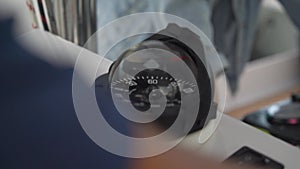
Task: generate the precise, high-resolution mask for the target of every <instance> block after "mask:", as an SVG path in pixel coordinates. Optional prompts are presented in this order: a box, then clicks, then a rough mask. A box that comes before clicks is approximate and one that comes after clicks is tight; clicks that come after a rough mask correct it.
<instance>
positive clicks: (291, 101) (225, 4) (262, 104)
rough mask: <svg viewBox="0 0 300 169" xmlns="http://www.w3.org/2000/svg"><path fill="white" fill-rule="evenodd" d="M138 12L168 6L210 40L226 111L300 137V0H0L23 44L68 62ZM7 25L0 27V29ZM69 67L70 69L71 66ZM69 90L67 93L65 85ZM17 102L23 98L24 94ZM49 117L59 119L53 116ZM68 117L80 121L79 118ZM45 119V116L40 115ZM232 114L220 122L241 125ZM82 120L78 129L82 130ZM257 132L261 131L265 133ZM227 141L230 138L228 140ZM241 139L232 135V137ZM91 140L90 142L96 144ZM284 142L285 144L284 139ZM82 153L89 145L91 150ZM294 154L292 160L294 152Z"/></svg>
mask: <svg viewBox="0 0 300 169" xmlns="http://www.w3.org/2000/svg"><path fill="white" fill-rule="evenodd" d="M140 12H164V13H169V14H173V15H176V16H179V17H181V18H184V19H186V20H188V21H190V22H191V23H193V24H194V25H196V26H197V27H198V28H200V29H201V30H202V31H203V32H204V33H205V34H206V36H207V37H208V38H209V39H210V40H211V41H212V43H213V44H214V46H215V47H216V49H217V51H218V53H219V55H220V56H221V58H222V61H223V64H224V69H225V74H222V75H221V76H219V77H218V78H219V80H218V79H216V84H215V85H216V86H215V87H216V90H217V91H226V93H227V97H226V104H225V113H227V114H228V115H230V116H231V117H234V118H236V119H238V120H243V121H244V122H246V123H248V124H250V125H253V126H255V127H257V128H259V129H262V130H263V131H265V132H267V133H270V134H272V135H274V136H276V137H278V138H281V139H282V140H284V141H287V142H289V143H291V144H292V145H295V146H299V145H300V135H299V126H300V125H299V124H300V111H299V110H300V104H299V103H300V94H299V93H300V54H299V48H300V43H299V42H300V35H299V27H300V19H299V18H300V0H251V1H250V0H238V1H237V0H164V1H162V0H122V1H121V0H43V1H42V0H0V20H5V19H7V18H10V19H11V22H9V23H12V24H13V25H12V27H9V26H8V27H9V29H10V31H11V32H12V33H13V37H14V38H15V40H17V41H18V43H19V44H20V45H21V46H22V47H24V48H25V49H26V51H29V52H30V54H33V55H36V56H37V57H40V58H42V59H43V60H46V61H47V62H49V63H55V64H62V65H64V66H66V65H67V66H69V67H73V66H74V63H75V61H76V59H77V57H78V54H79V52H80V51H81V48H80V47H82V46H84V45H85V43H86V42H87V41H88V39H89V38H90V36H92V35H93V34H94V33H95V32H96V31H97V30H98V29H101V28H102V27H103V26H104V25H105V24H107V23H109V22H111V21H113V20H114V19H117V18H119V17H122V16H126V15H130V14H135V13H140ZM155 22H160V21H159V20H157V21H141V22H140V23H139V24H137V25H134V26H131V27H124V28H122V30H114V31H112V32H113V33H112V34H108V35H105V36H104V37H98V38H102V39H101V41H103V39H104V41H105V42H107V44H93V45H92V46H85V47H87V48H88V49H90V51H91V52H94V53H97V49H98V47H99V46H100V45H108V44H109V43H110V41H112V39H113V38H114V37H116V36H118V31H125V32H130V31H132V30H133V29H134V30H140V29H146V30H149V31H151V29H152V26H155ZM149 25H151V26H149ZM6 29H7V28H6V27H3V28H2V29H1V28H0V30H2V31H3V32H4V33H6V31H7V30H6ZM3 32H0V33H3ZM41 32H43V33H41ZM44 32H47V34H45V33H44ZM123 34H124V33H123ZM1 38H2V39H1V40H2V41H1V42H2V43H6V41H7V42H8V43H10V40H11V39H9V38H12V37H10V36H3V37H1ZM6 38H7V39H6ZM142 40H143V39H139V40H137V41H136V42H135V43H139V42H140V41H142ZM58 41H59V43H58ZM69 44H72V45H73V47H69ZM3 46H5V45H3ZM67 46H68V47H67ZM0 55H2V54H0ZM4 55H5V54H4ZM62 56H64V57H62ZM4 58H5V57H4ZM111 59H116V58H111ZM24 63H26V62H24ZM41 67H43V66H41ZM39 68H40V67H39ZM24 69H27V67H26V66H25V68H24ZM34 71H35V72H37V71H36V70H34ZM67 73H68V75H71V72H67ZM3 74H4V73H3ZM40 75H41V76H44V75H43V74H40ZM69 78H70V77H69ZM46 79H47V78H46ZM224 79H227V82H228V84H229V85H228V86H224V85H221V82H222V81H223V80H224ZM21 80H22V79H21ZM48 80H49V79H48ZM68 80H71V78H70V79H68ZM219 81H220V83H219ZM8 86H9V85H8ZM68 87H69V86H68ZM68 87H66V88H67V89H69V88H68ZM29 88H30V89H33V88H34V87H32V86H30V87H29ZM23 90H25V91H26V90H27V89H26V88H23ZM66 91H68V92H69V93H68V94H70V96H71V93H70V91H69V90H66ZM41 93H43V92H41ZM50 93H51V92H50ZM61 93H63V92H61ZM9 94H10V93H9ZM9 94H8V95H9ZM29 96H31V93H29ZM4 100H6V98H4ZM24 100H26V99H24ZM29 100H30V99H29ZM62 102H63V101H62ZM20 103H22V104H23V102H22V101H20ZM68 103H69V105H71V106H70V107H69V108H70V109H72V110H70V111H69V113H73V112H72V111H73V107H72V106H73V104H72V100H71V98H69V102H68ZM60 104H61V103H60ZM66 105H67V104H66ZM47 106H49V105H47ZM50 107H51V105H50ZM51 110H52V109H49V111H51ZM282 114H283V115H282ZM72 115H74V114H72ZM4 119H5V118H4ZM12 119H14V117H12ZM67 119H68V118H66V119H65V120H67ZM22 120H23V119H20V121H22ZM30 120H31V119H29V121H30ZM52 120H53V121H56V119H55V118H53V119H52ZM73 120H75V121H76V122H77V119H73ZM225 120H228V119H227V118H225ZM45 121H48V119H46V118H45ZM231 122H232V121H230V120H229V121H226V122H224V123H223V124H222V125H223V126H225V127H224V128H227V129H228V128H230V127H231V128H230V132H232V133H234V132H236V133H238V132H237V131H238V130H239V128H238V129H236V130H237V131H235V129H234V127H235V126H230V124H233V123H231ZM38 125H40V124H38ZM60 125H61V126H64V125H65V123H64V122H61V124H60ZM274 126H275V127H274ZM77 127H79V126H77ZM277 127H278V128H277ZM20 128H22V127H20ZM62 128H63V127H62ZM79 128H80V127H79ZM79 128H77V129H78V131H81V130H80V129H79ZM241 128H242V129H241V130H240V134H241V135H242V134H244V135H247V134H248V133H247V132H245V131H248V128H246V127H245V128H243V127H241ZM71 129H73V128H71ZM3 130H4V129H3ZM59 130H61V128H59V127H57V130H56V131H59ZM66 130H67V129H66ZM222 130H225V129H223V128H222V129H221V131H222ZM228 131H229V130H228ZM287 131H288V132H287ZM230 132H229V133H230ZM21 133H22V132H21ZM219 133H222V132H219ZM232 133H231V134H232ZM236 133H235V134H236ZM46 135H47V134H46ZM47 136H48V135H47ZM255 136H258V135H255ZM259 136H260V138H263V139H262V140H264V139H265V137H263V135H259ZM245 138H246V137H245ZM227 139H228V138H227ZM230 139H231V138H229V140H230ZM255 139H257V138H255ZM255 139H254V140H255ZM215 140H219V139H218V138H217V139H215ZM265 140H268V139H265ZM46 141H48V140H47V139H46ZM221 141H222V140H221ZM225 141H227V142H230V143H231V140H230V141H228V140H225ZM239 141H240V140H238V139H235V142H233V143H232V144H235V143H237V142H239ZM247 141H248V140H247ZM268 141H270V140H268ZM268 141H266V142H265V143H264V145H263V146H261V147H260V148H261V149H263V150H264V151H266V150H269V151H271V150H270V149H272V147H271V148H270V147H268V146H265V145H266V144H268ZM8 142H10V140H9V141H8ZM241 142H242V141H241ZM253 142H254V143H255V144H256V143H257V142H255V141H253ZM210 143H211V142H210ZM272 143H273V142H272ZM280 143H281V142H280ZM241 144H242V143H241ZM257 144H259V143H257ZM259 145H260V144H259ZM274 145H279V143H278V144H274ZM92 146H95V145H92ZM92 146H91V147H90V148H91V149H90V150H91V151H96V150H95V147H92ZM72 148H73V147H72ZM222 148H223V147H222ZM235 148H236V147H235ZM264 148H265V149H264ZM293 148H294V147H293ZM282 149H288V148H287V147H284V146H282ZM288 150H290V149H288ZM8 151H10V150H8ZM80 151H82V150H81V149H80V148H79V149H78V152H80ZM266 152H267V151H266ZM274 152H276V151H275V150H274ZM86 153H87V154H88V153H89V152H88V150H87V151H86ZM226 153H228V152H226ZM230 153H232V152H230ZM276 153H277V154H280V153H278V152H276ZM276 153H274V154H276ZM54 154H55V153H54ZM79 154H80V153H79ZM83 155H84V154H83ZM226 156H227V157H228V154H226ZM287 158H288V157H287ZM87 160H89V159H87ZM94 160H95V161H97V160H98V159H96V158H95V159H94ZM162 161H163V160H162ZM195 161H197V159H196V160H195ZM291 161H292V162H293V164H295V163H296V162H295V160H293V159H292V160H291ZM107 163H109V162H107ZM112 163H114V162H112ZM171 163H172V162H171ZM153 164H154V163H153Z"/></svg>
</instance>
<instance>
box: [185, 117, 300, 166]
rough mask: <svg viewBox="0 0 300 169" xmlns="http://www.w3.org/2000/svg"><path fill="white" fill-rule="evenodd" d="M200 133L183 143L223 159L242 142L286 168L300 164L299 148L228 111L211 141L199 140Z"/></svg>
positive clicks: (243, 144)
mask: <svg viewBox="0 0 300 169" xmlns="http://www.w3.org/2000/svg"><path fill="white" fill-rule="evenodd" d="M198 137H199V132H196V133H193V134H191V135H189V136H188V137H187V138H186V139H185V141H184V142H183V143H182V145H181V146H183V147H188V148H189V149H191V150H193V151H197V152H199V153H204V154H207V155H209V156H212V157H213V158H216V157H217V158H218V159H219V160H220V161H223V160H225V159H226V158H228V157H229V156H230V155H232V154H233V153H234V152H236V151H237V150H239V149H240V148H242V147H243V146H248V147H250V148H252V149H254V150H256V151H257V152H260V153H262V154H264V155H266V156H268V157H269V158H272V159H274V160H276V161H278V162H280V163H282V164H283V165H284V166H285V169H296V168H299V160H300V149H298V148H296V147H294V146H291V145H289V144H287V143H285V142H283V141H281V140H279V139H276V138H275V137H273V136H270V135H267V134H265V133H263V132H261V131H259V130H258V129H255V128H253V127H251V126H248V125H246V124H244V123H241V122H240V121H238V120H236V119H233V118H231V117H229V116H227V115H224V116H223V118H222V120H221V123H220V125H219V127H218V129H217V131H216V132H215V133H214V135H213V136H212V137H211V138H210V140H209V141H208V142H206V143H205V144H199V143H198V142H197V140H198Z"/></svg>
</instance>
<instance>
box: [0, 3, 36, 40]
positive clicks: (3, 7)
mask: <svg viewBox="0 0 300 169" xmlns="http://www.w3.org/2000/svg"><path fill="white" fill-rule="evenodd" d="M9 17H13V18H14V19H15V25H14V32H15V34H16V35H21V34H24V33H28V32H30V31H32V29H33V28H32V18H31V15H30V12H29V9H28V8H27V6H26V0H0V19H1V18H9Z"/></svg>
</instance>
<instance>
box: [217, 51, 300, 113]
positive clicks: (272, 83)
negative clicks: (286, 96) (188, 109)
mask: <svg viewBox="0 0 300 169" xmlns="http://www.w3.org/2000/svg"><path fill="white" fill-rule="evenodd" d="M299 56H300V55H299V53H298V51H297V50H296V49H295V50H291V51H287V52H284V53H280V54H276V55H273V56H268V57H266V58H262V59H259V60H256V61H253V62H250V63H248V64H247V66H246V67H245V70H244V72H243V74H242V75H241V79H240V82H239V83H240V86H239V90H238V92H237V93H236V95H235V96H232V95H231V94H230V92H229V89H225V88H224V87H223V86H221V85H218V86H217V87H218V90H221V91H222V90H227V91H228V92H227V93H228V96H227V100H226V107H225V111H226V112H228V111H231V110H233V109H236V108H240V107H243V106H247V105H250V104H253V103H257V102H259V101H261V100H264V99H268V98H271V97H273V96H276V95H278V94H280V93H282V92H286V91H288V90H290V89H293V88H296V87H300V57H299Z"/></svg>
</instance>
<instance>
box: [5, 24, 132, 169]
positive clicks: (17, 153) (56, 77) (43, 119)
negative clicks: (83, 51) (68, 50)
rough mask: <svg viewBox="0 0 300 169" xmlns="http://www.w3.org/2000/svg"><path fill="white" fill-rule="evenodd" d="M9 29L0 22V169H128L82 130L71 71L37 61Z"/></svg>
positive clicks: (123, 161)
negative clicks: (73, 92)
mask: <svg viewBox="0 0 300 169" xmlns="http://www.w3.org/2000/svg"><path fill="white" fill-rule="evenodd" d="M11 25H12V20H5V21H0V37H1V38H0V51H1V53H0V63H1V66H0V77H1V78H0V79H1V83H0V93H1V95H0V102H1V113H0V133H1V139H0V168H1V169H5V168H9V169H20V168H22V169H54V168H57V169H59V168H63V169H87V168H88V169H93V168H95V169H99V168H111V169H117V168H126V167H127V160H128V159H126V158H121V157H119V156H116V155H113V154H110V153H108V152H106V151H105V150H103V149H101V148H100V147H99V146H97V145H96V144H95V143H94V142H93V141H92V140H90V139H89V137H88V136H87V135H86V134H85V132H84V131H83V129H82V128H81V126H80V124H79V122H78V119H77V117H76V114H75V111H74V108H73V101H72V70H67V69H58V68H54V67H52V66H51V65H49V64H47V63H44V62H43V61H41V60H39V59H36V58H35V57H34V56H33V55H32V54H30V53H28V52H27V51H26V50H24V49H23V48H22V47H20V46H19V45H18V44H17V43H16V42H15V41H14V40H13V36H12V33H11V32H10V30H11ZM120 123H121V124H122V122H120ZM103 137H105V136H103ZM112 141H116V142H117V140H112Z"/></svg>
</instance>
